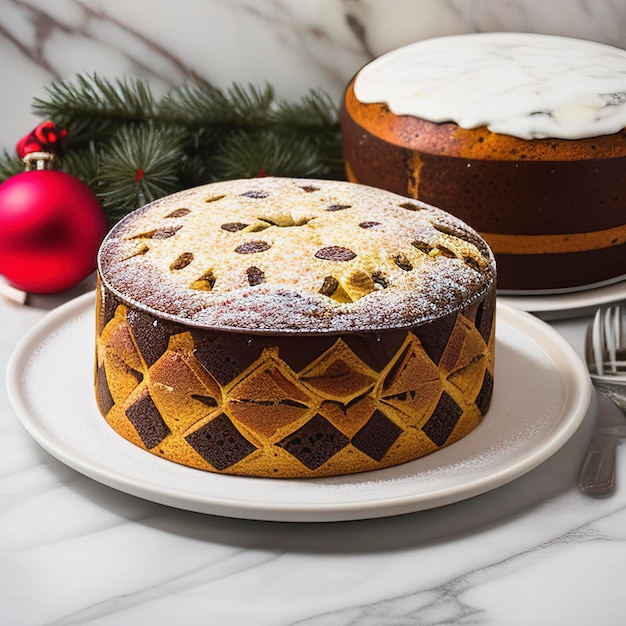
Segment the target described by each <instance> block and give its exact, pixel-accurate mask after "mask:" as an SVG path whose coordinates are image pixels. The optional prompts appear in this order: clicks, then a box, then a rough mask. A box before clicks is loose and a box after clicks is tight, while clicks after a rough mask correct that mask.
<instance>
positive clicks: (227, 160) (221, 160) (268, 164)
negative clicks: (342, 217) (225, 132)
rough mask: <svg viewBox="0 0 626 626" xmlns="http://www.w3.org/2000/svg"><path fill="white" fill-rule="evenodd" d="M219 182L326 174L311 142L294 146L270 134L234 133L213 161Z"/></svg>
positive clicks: (284, 139) (289, 140) (288, 139)
mask: <svg viewBox="0 0 626 626" xmlns="http://www.w3.org/2000/svg"><path fill="white" fill-rule="evenodd" d="M213 166H214V168H213V173H214V175H215V177H216V178H217V179H219V180H223V179H232V178H251V177H255V176H293V177H298V178H316V177H321V176H324V175H325V174H327V173H328V172H327V169H326V168H325V167H324V164H323V163H322V162H321V161H320V158H319V154H318V152H317V150H316V147H315V145H314V144H313V142H311V141H307V140H304V141H300V142H296V143H294V142H293V141H292V140H291V138H289V137H284V136H283V137H281V136H280V135H277V134H275V133H271V132H259V133H256V134H254V135H250V134H246V133H243V132H240V133H237V134H233V135H232V136H231V137H229V138H228V140H226V141H225V143H224V145H223V146H222V150H221V151H220V152H219V153H218V154H217V155H216V156H215V158H214V159H213Z"/></svg>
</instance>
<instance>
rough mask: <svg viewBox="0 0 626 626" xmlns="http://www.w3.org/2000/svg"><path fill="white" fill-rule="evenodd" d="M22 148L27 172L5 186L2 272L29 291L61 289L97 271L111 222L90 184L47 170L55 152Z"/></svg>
mask: <svg viewBox="0 0 626 626" xmlns="http://www.w3.org/2000/svg"><path fill="white" fill-rule="evenodd" d="M38 128H39V127H38ZM36 132H37V129H35V131H33V133H36ZM33 133H31V135H32V134H33ZM55 136H59V135H55ZM27 137H28V136H27ZM22 142H23V140H20V143H22ZM27 143H28V142H23V144H27ZM30 143H31V146H30V147H31V148H32V147H35V146H37V147H41V146H40V145H39V144H37V143H36V142H35V143H34V144H33V142H30ZM19 149H20V147H19V144H18V150H19ZM22 149H25V150H26V154H25V156H24V160H25V162H26V167H27V170H26V171H24V172H21V173H20V174H17V175H16V176H12V177H11V178H9V179H7V180H5V181H4V182H3V183H2V184H1V185H0V275H2V276H4V278H5V279H6V280H7V281H8V282H9V283H10V284H11V285H12V286H14V287H16V288H18V289H21V290H24V291H27V292H31V293H40V294H48V293H57V292H59V291H64V290H66V289H69V288H70V287H73V286H74V285H76V284H77V283H79V282H80V281H81V280H83V279H84V278H86V277H87V276H88V275H89V274H91V273H92V272H93V271H94V270H95V268H96V256H97V252H98V248H99V246H100V243H101V241H102V239H103V238H104V235H105V234H106V231H107V220H106V217H105V214H104V211H103V210H102V207H101V205H100V202H99V201H98V199H97V198H96V196H95V194H94V193H93V192H92V191H91V189H89V187H87V185H85V184H84V183H82V182H81V181H79V180H78V179H77V178H75V177H74V176H71V175H69V174H66V173H64V172H60V171H57V170H52V169H47V168H48V167H49V166H50V163H51V162H52V161H53V160H54V155H53V154H51V153H49V152H39V151H36V152H33V151H29V147H24V145H22ZM33 164H34V165H35V167H36V169H29V168H32V167H33Z"/></svg>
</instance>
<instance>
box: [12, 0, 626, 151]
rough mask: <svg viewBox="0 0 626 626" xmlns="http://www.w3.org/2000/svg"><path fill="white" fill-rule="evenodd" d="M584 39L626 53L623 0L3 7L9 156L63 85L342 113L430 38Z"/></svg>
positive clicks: (208, 0)
mask: <svg viewBox="0 0 626 626" xmlns="http://www.w3.org/2000/svg"><path fill="white" fill-rule="evenodd" d="M513 30H514V31H520V32H535V33H548V34H554V35H566V36H571V37H580V38H583V39H590V40H592V41H598V42H602V43H607V44H610V45H614V46H618V47H622V48H626V3H624V2H623V0H594V1H593V2H591V1H589V0H551V1H550V2H546V1H545V0H515V1H511V2H502V0H418V1H416V0H385V1H384V2H383V1H382V0H182V1H181V2H169V1H166V0H132V2H129V1H128V0H106V2H105V1H104V0H57V1H56V2H49V1H48V0H0V59H1V60H2V62H1V63H0V84H2V86H3V89H2V98H1V100H0V103H1V105H0V106H1V110H2V115H1V116H0V147H2V148H8V149H12V147H13V146H14V144H15V142H16V141H17V139H19V138H20V137H21V136H22V135H24V134H26V133H27V132H28V131H30V130H31V128H32V127H33V126H34V125H35V124H36V123H37V122H38V121H39V120H38V119H37V118H36V117H34V116H33V115H32V114H31V110H30V107H31V103H32V100H33V97H35V96H42V95H43V94H44V87H45V86H46V85H48V84H49V82H50V81H51V80H53V79H58V78H61V79H69V78H71V77H72V76H73V75H75V74H76V73H93V72H97V73H99V74H101V75H103V76H106V77H110V78H115V77H121V76H123V75H125V74H135V75H139V76H142V77H144V78H146V79H147V80H148V81H149V82H150V84H151V85H152V87H153V89H154V90H155V92H156V93H157V94H158V93H161V92H162V91H163V90H165V89H166V88H167V87H168V86H169V85H174V84H180V83H182V82H184V81H185V80H187V79H189V78H190V77H192V76H199V77H201V78H203V79H205V80H208V81H210V82H212V83H213V84H215V85H216V86H217V87H222V88H223V87H228V86H229V85H230V84H231V83H232V82H233V81H238V82H242V83H244V84H245V83H248V82H252V83H254V84H264V83H265V82H266V81H267V82H269V83H271V84H272V85H274V87H275V88H276V91H277V94H278V95H279V96H281V97H286V98H296V97H299V96H301V95H303V94H305V93H306V92H307V91H308V90H309V89H310V88H311V87H321V88H322V89H324V90H325V91H327V92H328V93H329V94H330V95H331V97H333V98H334V99H335V100H337V101H339V100H340V98H341V95H342V93H343V90H344V88H345V85H346V84H347V82H348V81H349V79H350V78H351V77H352V75H353V74H354V73H355V72H356V71H357V70H358V69H359V68H360V67H361V66H362V65H363V64H365V63H366V62H368V61H369V60H370V59H371V58H373V57H375V56H378V55H380V54H382V53H384V52H387V51H389V50H391V49H393V48H396V47H398V46H401V45H404V44H407V43H410V42H413V41H418V40H421V39H424V38H428V37H435V36H441V35H453V34H458V33H465V32H476V31H479V32H481V31H487V32H489V31H513Z"/></svg>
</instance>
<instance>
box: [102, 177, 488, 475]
mask: <svg viewBox="0 0 626 626" xmlns="http://www.w3.org/2000/svg"><path fill="white" fill-rule="evenodd" d="M98 276H99V287H98V289H99V297H98V305H97V340H96V397H97V401H98V405H99V407H100V410H101V412H102V413H103V415H104V416H105V418H106V420H107V421H108V423H109V424H110V425H111V427H112V428H114V429H115V430H116V431H117V432H118V433H120V434H121V435H122V436H123V437H125V438H126V439H128V440H129V441H130V442H132V443H134V444H136V445H137V446H139V447H141V448H143V449H145V450H148V451H149V452H151V453H153V454H156V455H159V456H161V457H164V458H166V459H169V460H171V461H174V462H177V463H181V464H184V465H189V466H192V467H196V468H199V469H204V470H208V471H213V472H222V473H229V474H243V475H251V476H270V477H308V476H327V475H338V474H345V473H351V472H360V471H367V470H373V469H378V468H382V467H386V466H389V465H395V464H398V463H402V462H405V461H408V460H412V459H415V458H417V457H419V456H422V455H425V454H429V453H431V452H434V451H436V450H438V449H439V448H441V447H443V446H446V445H448V444H450V443H452V442H453V441H456V440H458V439H459V438H460V437H463V436H464V435H466V434H467V433H468V432H470V431H471V430H472V429H473V428H474V427H475V426H476V425H477V424H478V423H479V422H480V421H481V419H482V417H483V416H484V414H485V413H486V411H487V409H488V407H489V402H490V398H491V393H492V386H493V365H494V346H495V339H494V319H495V262H494V258H493V255H492V253H491V250H490V249H489V247H488V246H487V245H486V244H485V242H484V241H483V239H482V238H481V237H480V236H479V235H478V234H477V233H476V232H475V231H473V230H472V229H471V228H469V227H468V226H467V225H466V224H464V223H463V222H462V221H461V220H459V219H457V218H455V217H452V216H450V215H449V214H447V213H445V212H443V211H440V210H438V209H436V208H433V207H431V206H428V205H425V204H423V203H421V202H418V201H415V200H408V199H407V198H404V197H401V196H397V195H395V194H392V193H389V192H386V191H383V190H380V189H374V188H369V187H365V186H361V185H354V184H352V183H343V182H333V181H319V180H304V179H286V178H285V179H281V178H259V179H250V180H237V181H227V182H222V183H214V184H211V185H206V186H203V187H198V188H195V189H191V190H187V191H184V192H181V193H178V194H174V195H172V196H168V197H166V198H163V199H161V200H158V201H156V202H153V203H151V204H149V205H146V206H145V207H142V208H141V209H138V210H137V211H135V212H133V213H131V214H130V215H129V216H127V217H126V218H124V219H123V220H122V221H121V222H119V223H118V224H117V225H116V226H115V227H114V228H113V229H112V231H111V232H110V233H109V235H108V236H107V237H106V239H105V241H104V242H103V244H102V247H101V249H100V253H99V259H98Z"/></svg>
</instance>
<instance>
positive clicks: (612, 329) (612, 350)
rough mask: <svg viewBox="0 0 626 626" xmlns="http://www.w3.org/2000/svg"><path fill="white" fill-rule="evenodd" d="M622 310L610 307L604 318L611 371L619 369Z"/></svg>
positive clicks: (605, 338) (605, 339)
mask: <svg viewBox="0 0 626 626" xmlns="http://www.w3.org/2000/svg"><path fill="white" fill-rule="evenodd" d="M619 316H620V311H619V310H617V307H611V306H610V307H608V308H607V310H606V314H605V318H604V331H605V332H604V344H605V345H606V350H607V352H608V356H609V367H610V370H611V372H613V373H615V372H616V371H617V365H616V361H617V344H616V342H617V341H618V337H619V335H618V330H617V325H618V324H619Z"/></svg>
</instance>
